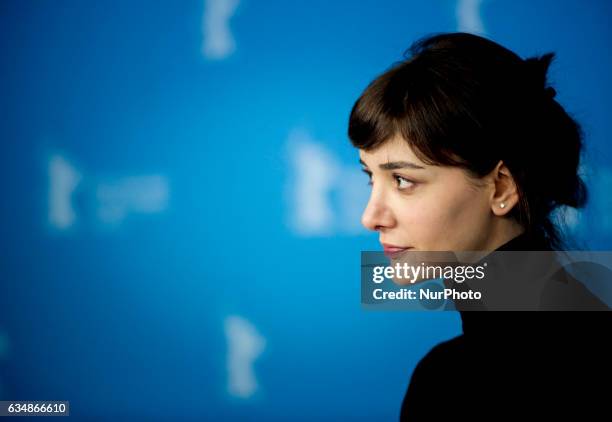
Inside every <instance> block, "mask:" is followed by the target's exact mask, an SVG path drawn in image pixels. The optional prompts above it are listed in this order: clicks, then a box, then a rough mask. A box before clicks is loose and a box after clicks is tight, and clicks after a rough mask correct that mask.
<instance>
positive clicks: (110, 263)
mask: <svg viewBox="0 0 612 422" xmlns="http://www.w3.org/2000/svg"><path fill="white" fill-rule="evenodd" d="M231 3H232V2H231V1H230V2H228V1H217V2H215V1H208V2H205V1H184V2H178V3H177V2H170V1H155V2H135V1H104V2H95V3H94V2H85V1H65V0H62V1H30V2H26V1H2V2H0V34H1V36H0V43H1V44H0V51H2V58H1V59H0V60H1V61H2V66H1V68H0V72H1V73H0V76H1V77H0V115H1V116H2V117H1V119H0V136H1V138H2V153H1V154H0V160H1V161H0V183H1V185H2V190H1V195H2V201H1V207H0V230H1V236H2V241H1V242H0V245H1V250H0V252H1V254H0V283H1V287H2V295H1V302H0V399H3V400H69V401H70V406H71V414H72V415H73V417H76V418H80V419H87V420H93V419H101V420H102V419H115V420H122V419H126V420H127V419H141V418H149V419H160V420H163V419H172V420H202V419H208V418H221V417H223V418H224V419H229V420H231V419H240V420H243V419H253V420H275V419H298V420H299V419H311V418H316V419H330V420H331V419H364V420H366V419H380V420H395V419H397V416H398V412H399V406H400V402H401V399H402V397H403V394H404V391H405V388H406V386H407V384H408V381H409V378H410V375H411V372H412V370H413V368H414V366H415V365H416V363H417V362H418V360H419V359H420V358H421V357H422V356H423V355H424V354H425V353H426V352H427V351H428V350H429V349H430V348H431V346H432V345H434V344H436V343H438V342H440V341H442V340H445V339H448V338H450V337H452V336H454V335H457V334H458V333H459V332H460V328H461V327H460V321H459V317H458V315H457V314H456V313H454V312H446V313H442V312H440V313H435V312H432V313H402V312H396V313H394V312H388V313H387V312H366V311H363V310H362V309H361V307H360V298H359V291H360V286H359V257H360V251H362V250H378V249H380V246H379V244H378V238H377V235H376V234H375V233H368V232H366V230H365V229H363V228H361V227H360V225H359V217H360V214H361V211H362V209H363V207H364V206H365V204H366V200H367V195H368V187H367V180H366V176H365V175H362V174H361V173H360V172H359V165H358V164H357V160H358V156H357V152H356V151H355V150H354V149H352V147H351V146H350V143H349V141H348V139H347V136H346V130H347V121H348V115H349V112H350V109H351V107H352V105H353V103H354V101H355V100H356V99H357V97H358V96H359V94H360V93H361V91H362V90H363V89H364V88H365V86H366V85H367V84H368V83H369V82H370V81H371V80H372V79H373V78H374V77H375V76H376V75H378V74H380V73H381V72H383V71H384V70H386V69H387V68H388V67H389V66H390V65H391V64H392V63H393V62H395V61H397V60H400V59H401V58H402V54H403V52H404V51H405V50H406V49H407V48H408V47H409V45H410V44H411V43H412V41H414V40H415V39H417V38H419V37H422V36H424V35H427V34H431V33H434V32H440V31H455V30H467V31H473V32H478V33H483V34H485V35H487V36H489V37H491V38H492V39H494V40H495V41H498V42H500V43H501V44H503V45H505V46H507V47H509V48H511V49H513V50H514V51H516V52H517V53H519V54H520V55H521V56H523V57H525V56H530V55H534V54H543V53H546V52H548V51H555V52H556V53H557V55H558V56H557V59H556V61H555V62H554V64H553V66H552V68H551V81H552V83H553V85H554V86H555V87H556V89H557V92H558V99H559V101H560V102H561V103H562V104H563V105H565V106H566V108H567V109H568V111H570V113H572V115H574V116H575V117H576V118H577V119H578V121H579V122H580V123H581V124H582V125H583V128H584V131H585V135H586V138H585V140H586V144H587V154H586V156H585V160H584V162H583V168H582V170H583V171H584V175H585V177H586V178H587V181H588V184H589V187H590V189H591V199H590V202H589V205H588V207H587V208H586V209H585V210H584V211H582V212H581V213H579V214H576V213H569V214H567V218H568V220H567V221H568V222H569V223H570V225H571V230H572V232H573V233H574V235H575V236H576V237H577V238H578V239H580V240H581V241H583V242H584V243H585V245H586V246H587V247H589V248H592V249H609V245H610V244H611V240H612V219H611V218H610V212H611V211H612V201H611V200H610V197H609V189H610V183H611V182H612V168H611V167H610V162H611V161H610V156H611V155H612V150H611V149H612V147H611V146H610V144H609V139H610V138H611V137H612V127H611V124H612V122H611V119H610V118H609V112H610V109H611V104H610V102H611V101H612V86H611V84H610V82H611V78H610V76H609V75H611V74H612V62H611V58H610V55H609V54H608V52H609V48H610V39H611V35H612V34H611V31H612V30H611V29H610V25H609V22H610V17H611V16H612V3H610V2H607V1H589V2H584V1H579V0H568V1H552V0H550V1H537V2H534V1H526V0H523V1H501V0H499V1H493V0H491V1H484V2H482V3H481V2H478V1H450V0H448V1H432V2H416V1H397V2H391V1H381V0H378V1H372V0H363V1H358V2H357V1H355V2H352V1H351V2H349V1H334V2H330V1H320V0H312V1H308V2H287V1H277V0H274V1H253V0H241V1H240V2H239V3H238V2H236V7H235V9H234V8H232V7H231ZM223 5H229V7H228V12H227V13H225V14H224V13H223ZM546 165H549V166H550V170H551V171H552V172H554V154H553V155H552V156H551V160H550V163H547V164H546ZM233 354H234V355H233ZM232 356H234V357H232ZM236 356H237V357H236ZM233 359H237V361H234V360H233ZM241 359H242V360H241ZM231 362H238V364H237V367H233V366H232V364H231ZM240 362H242V363H240ZM241 365H242V366H241ZM249 374H250V375H249ZM251 375H252V377H251ZM249 377H250V378H249ZM232 380H234V381H232ZM236 383H237V384H236ZM440 394H441V396H443V395H444V394H452V392H448V391H444V385H443V383H442V380H441V385H440Z"/></svg>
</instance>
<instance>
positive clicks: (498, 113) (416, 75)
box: [348, 33, 587, 249]
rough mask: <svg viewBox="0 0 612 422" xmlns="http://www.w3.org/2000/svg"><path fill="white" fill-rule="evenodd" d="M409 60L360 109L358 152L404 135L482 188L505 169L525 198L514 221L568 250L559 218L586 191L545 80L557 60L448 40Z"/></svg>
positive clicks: (418, 46)
mask: <svg viewBox="0 0 612 422" xmlns="http://www.w3.org/2000/svg"><path fill="white" fill-rule="evenodd" d="M405 57H406V58H405V60H403V61H401V62H398V63H395V64H394V65H393V66H392V67H391V69H389V70H388V71H386V72H385V73H383V74H382V75H380V76H378V77H377V78H376V79H375V80H374V81H373V82H371V83H370V85H369V86H368V87H367V88H366V90H365V91H364V92H363V94H362V95H361V96H360V97H359V99H358V100H357V101H356V103H355V105H354V106H353V109H352V111H351V115H350V119H349V128H348V136H349V138H350V140H351V142H352V144H353V145H354V146H355V147H356V148H359V149H363V150H366V151H368V150H373V149H376V148H377V147H378V146H380V145H382V144H383V143H384V142H386V141H387V140H389V139H390V138H391V137H393V136H395V135H397V134H399V135H401V136H402V138H403V139H405V140H406V141H407V142H408V143H409V145H410V146H411V147H412V149H413V150H414V151H415V154H417V156H418V157H419V158H420V159H421V160H422V161H423V162H425V163H427V164H431V165H448V166H459V167H462V168H464V169H466V170H467V171H468V173H469V174H470V175H472V176H473V177H476V178H478V177H483V176H485V175H487V174H489V173H490V172H491V171H492V170H493V169H494V168H495V166H496V165H497V164H498V162H499V160H503V162H504V163H505V164H506V166H507V167H508V168H509V170H510V171H511V173H512V176H513V177H514V180H515V182H516V184H517V188H518V191H519V198H520V199H519V204H518V206H517V207H514V209H513V210H512V211H511V213H510V215H511V216H512V217H514V218H516V219H517V221H519V223H521V224H522V225H523V227H524V228H525V230H526V231H527V233H528V234H530V235H537V236H541V237H542V238H543V239H544V240H546V242H547V244H548V245H549V246H550V247H552V248H553V249H562V248H563V246H564V241H563V237H562V231H561V228H560V227H559V226H558V224H557V223H555V222H553V221H552V217H551V216H552V212H553V211H554V210H555V209H557V208H558V207H560V206H570V207H574V208H580V207H583V206H584V205H585V204H586V201H587V188H586V186H585V184H584V182H583V180H582V179H581V177H580V176H579V175H578V166H579V162H580V156H581V150H582V132H581V129H580V126H579V125H578V123H577V122H576V121H575V120H574V119H573V118H571V117H570V116H569V115H568V113H567V112H566V111H565V110H564V108H563V107H562V106H561V105H560V104H559V103H558V102H557V101H556V100H555V95H556V92H555V90H554V88H552V87H550V86H549V85H548V84H547V80H546V79H547V72H548V67H549V65H550V63H551V61H552V59H553V58H554V53H548V54H545V55H542V56H538V57H533V58H528V59H526V60H523V59H522V58H520V57H519V56H518V55H516V54H515V53H513V52H512V51H510V50H508V49H506V48H505V47H503V46H501V45H499V44H497V43H495V42H493V41H491V40H488V39H486V38H483V37H480V36H477V35H473V34H467V33H445V34H438V35H434V36H430V37H427V38H424V39H421V40H419V41H417V42H416V43H414V44H413V45H412V46H411V47H410V49H409V50H408V52H407V54H406V55H405Z"/></svg>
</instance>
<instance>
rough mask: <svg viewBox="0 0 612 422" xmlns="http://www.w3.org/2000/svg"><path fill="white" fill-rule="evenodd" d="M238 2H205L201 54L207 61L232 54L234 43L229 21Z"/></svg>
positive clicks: (217, 0)
mask: <svg viewBox="0 0 612 422" xmlns="http://www.w3.org/2000/svg"><path fill="white" fill-rule="evenodd" d="M239 3H240V1H239V0H205V1H204V15H203V16H202V36H203V39H202V54H203V55H204V57H206V58H208V59H216V60H220V59H224V58H226V57H228V56H229V55H230V54H232V53H233V52H234V50H235V49H236V42H235V41H234V37H233V36H232V32H231V30H230V27H229V20H230V18H231V17H232V15H233V14H234V12H235V11H236V9H237V7H238V4H239Z"/></svg>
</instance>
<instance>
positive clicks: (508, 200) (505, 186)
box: [489, 160, 519, 217]
mask: <svg viewBox="0 0 612 422" xmlns="http://www.w3.org/2000/svg"><path fill="white" fill-rule="evenodd" d="M489 176H490V177H491V180H492V183H493V192H492V194H491V199H490V204H491V210H492V211H493V214H495V215H497V216H500V217H501V216H504V215H506V214H508V213H509V212H510V211H511V210H512V208H514V207H515V206H516V204H517V203H518V200H519V195H518V190H517V188H516V183H515V181H514V177H513V176H512V173H510V170H509V169H508V167H506V165H505V164H504V162H503V161H501V160H500V161H499V163H497V165H496V166H495V168H494V169H493V171H491V173H490V174H489Z"/></svg>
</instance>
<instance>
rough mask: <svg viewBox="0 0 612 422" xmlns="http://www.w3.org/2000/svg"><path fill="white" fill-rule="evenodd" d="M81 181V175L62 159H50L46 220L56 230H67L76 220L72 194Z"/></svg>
mask: <svg viewBox="0 0 612 422" xmlns="http://www.w3.org/2000/svg"><path fill="white" fill-rule="evenodd" d="M81 179H82V176H81V174H80V173H79V172H78V171H77V170H76V169H75V168H74V167H73V166H72V165H71V164H70V163H69V162H68V161H67V160H66V159H65V158H64V157H62V156H60V155H52V156H51V157H50V159H49V198H48V200H49V209H48V211H49V212H48V218H49V223H50V224H51V225H53V226H55V227H56V228H58V229H67V228H68V227H70V226H72V225H73V224H74V222H75V220H76V213H75V211H74V208H73V207H72V194H73V193H74V191H75V189H76V187H77V186H78V184H79V182H80V181H81Z"/></svg>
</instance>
